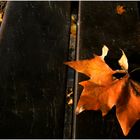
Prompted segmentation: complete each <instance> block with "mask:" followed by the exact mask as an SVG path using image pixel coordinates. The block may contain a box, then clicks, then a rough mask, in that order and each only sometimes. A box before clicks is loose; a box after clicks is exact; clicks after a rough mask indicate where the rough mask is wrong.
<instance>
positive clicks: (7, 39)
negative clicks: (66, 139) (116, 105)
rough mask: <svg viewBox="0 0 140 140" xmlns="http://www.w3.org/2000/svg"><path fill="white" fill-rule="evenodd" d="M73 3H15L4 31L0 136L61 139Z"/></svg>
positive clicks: (0, 55)
mask: <svg viewBox="0 0 140 140" xmlns="http://www.w3.org/2000/svg"><path fill="white" fill-rule="evenodd" d="M69 20H70V2H51V1H45V2H13V1H9V2H8V4H7V7H6V13H5V16H4V21H3V23H2V26H1V31H0V138H63V128H64V100H65V85H66V79H65V75H66V74H65V73H66V69H65V68H66V67H65V66H64V64H63V62H65V61H66V59H67V50H68V43H69V26H70V21H69Z"/></svg>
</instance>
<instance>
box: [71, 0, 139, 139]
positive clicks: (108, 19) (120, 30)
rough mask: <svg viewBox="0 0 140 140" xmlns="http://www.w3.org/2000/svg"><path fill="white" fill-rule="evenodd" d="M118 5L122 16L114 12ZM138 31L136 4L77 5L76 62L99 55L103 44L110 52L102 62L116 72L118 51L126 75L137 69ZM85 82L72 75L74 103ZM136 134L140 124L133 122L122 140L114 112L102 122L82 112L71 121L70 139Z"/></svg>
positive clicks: (91, 113)
mask: <svg viewBox="0 0 140 140" xmlns="http://www.w3.org/2000/svg"><path fill="white" fill-rule="evenodd" d="M119 5H121V6H124V9H125V12H124V13H122V14H119V13H117V12H116V7H117V6H119ZM139 29H140V27H139V7H138V2H122V1H116V2H113V1H112V2H103V1H102V2H101V1H100V2H99V1H98V2H97V1H94V2H93V1H92V2H80V4H79V30H78V32H79V33H78V35H79V36H78V41H77V42H78V43H77V45H78V46H77V47H78V48H77V59H87V58H91V57H92V55H93V53H96V54H98V55H100V54H101V48H102V47H103V45H104V44H105V45H107V46H108V47H109V49H110V51H109V54H108V56H107V58H106V62H107V63H108V65H109V66H110V67H111V68H113V69H116V68H119V67H118V64H117V60H118V59H119V58H120V56H121V51H120V50H119V49H120V48H121V49H123V50H124V52H125V53H126V55H127V57H128V60H129V70H130V71H131V70H132V69H134V68H137V67H140V62H139V58H140V39H139ZM86 78H87V77H83V75H82V74H76V84H75V85H76V90H75V100H76V101H77V100H78V99H79V96H80V94H81V91H82V87H81V86H78V82H79V81H82V80H85V79H86ZM75 104H76V103H75ZM139 131H140V123H139V122H137V123H136V125H135V126H134V127H133V129H132V130H131V131H130V133H129V135H128V136H127V137H124V136H123V133H122V131H121V128H120V126H119V123H118V121H117V119H116V116H115V108H114V109H113V110H112V111H110V113H109V114H108V115H107V116H106V117H105V118H104V119H102V117H101V112H100V111H84V112H83V113H81V114H79V115H78V116H75V117H74V131H73V137H74V138H140V134H139Z"/></svg>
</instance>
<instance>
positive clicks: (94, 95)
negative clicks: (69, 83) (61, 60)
mask: <svg viewBox="0 0 140 140" xmlns="http://www.w3.org/2000/svg"><path fill="white" fill-rule="evenodd" d="M107 52H108V48H107V47H106V46H104V47H103V49H102V55H101V56H98V55H94V56H95V57H94V58H91V59H88V60H79V61H71V62H66V63H65V64H66V65H68V66H70V67H71V68H73V69H75V70H76V71H78V72H80V73H83V74H85V75H87V76H88V77H89V78H90V79H89V80H87V81H83V82H80V83H79V84H80V85H82V86H83V91H82V93H81V96H80V99H79V101H78V105H77V108H76V113H77V114H78V113H81V112H82V111H84V110H101V112H102V115H103V116H104V115H106V114H107V113H108V111H109V110H110V109H111V108H112V107H113V106H114V105H115V106H116V116H117V118H118V121H119V123H120V126H121V128H122V131H123V133H124V135H127V134H128V133H129V131H130V129H131V128H132V126H133V125H134V123H135V122H136V121H137V120H138V119H140V85H139V84H138V83H136V82H134V81H133V80H132V79H131V77H130V75H129V74H128V73H127V70H128V61H127V57H126V56H125V54H124V52H123V51H122V53H123V54H122V57H121V59H120V60H119V61H118V62H119V64H120V66H121V67H122V69H123V70H112V69H111V68H110V67H109V66H108V65H107V64H106V63H105V61H104V57H105V56H106V55H107ZM115 73H125V76H124V77H122V78H120V79H117V78H114V77H113V74H115Z"/></svg>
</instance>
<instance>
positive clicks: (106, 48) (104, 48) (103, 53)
mask: <svg viewBox="0 0 140 140" xmlns="http://www.w3.org/2000/svg"><path fill="white" fill-rule="evenodd" d="M108 51H109V49H108V47H107V46H106V45H104V46H103V48H102V56H101V57H102V59H104V58H105V56H106V55H107V53H108Z"/></svg>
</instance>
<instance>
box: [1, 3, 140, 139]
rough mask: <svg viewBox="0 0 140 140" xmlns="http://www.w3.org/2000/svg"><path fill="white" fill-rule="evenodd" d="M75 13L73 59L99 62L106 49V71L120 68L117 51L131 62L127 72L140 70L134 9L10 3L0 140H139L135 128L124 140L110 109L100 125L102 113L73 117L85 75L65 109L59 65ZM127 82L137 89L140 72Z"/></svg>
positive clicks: (137, 7) (137, 8) (138, 8)
mask: <svg viewBox="0 0 140 140" xmlns="http://www.w3.org/2000/svg"><path fill="white" fill-rule="evenodd" d="M118 5H123V6H124V7H125V10H126V12H125V13H124V14H122V15H119V14H117V13H116V11H115V9H116V6H118ZM72 12H73V13H74V14H77V16H78V18H77V20H78V24H79V26H78V30H77V48H76V57H79V59H86V58H91V57H92V54H93V53H96V54H101V48H102V46H103V45H104V44H105V45H107V46H108V47H109V49H110V51H109V55H108V57H107V58H106V63H107V64H108V65H109V66H110V67H111V68H113V69H117V68H119V66H118V64H117V60H118V59H119V58H120V56H121V51H120V50H119V49H120V48H121V49H123V50H124V52H125V54H126V56H127V57H128V61H129V71H131V70H133V69H135V68H137V67H140V62H139V58H140V39H139V37H140V26H139V25H140V19H139V18H140V16H139V14H140V4H139V2H136V1H134V2H127V1H125V2H123V1H116V2H113V1H112V2H111V1H110V2H103V1H100V2H97V1H93V2H55V1H54V2H53V1H44V2H41V1H38V2H22V1H20V2H13V1H9V2H7V4H6V8H5V14H4V19H3V22H2V24H1V28H0V138H63V137H64V136H65V138H140V134H139V130H140V122H139V121H138V122H137V123H136V124H135V125H134V127H133V128H132V129H131V131H130V133H129V135H128V136H127V137H124V136H123V133H122V130H121V128H120V126H119V123H118V121H117V119H116V116H115V107H114V108H113V109H112V110H111V111H110V112H109V113H108V115H107V116H106V117H105V118H102V117H101V112H100V111H85V112H83V113H81V114H79V115H78V116H75V114H74V115H73V108H74V106H75V105H76V101H77V100H78V99H79V96H80V94H81V91H82V87H81V86H79V85H78V84H77V83H78V81H81V80H84V79H85V78H87V77H85V76H83V75H82V74H78V75H77V76H78V80H77V79H74V78H73V79H74V80H75V82H74V83H73V84H75V85H76V87H75V90H74V91H75V92H74V95H73V98H74V101H75V102H74V106H73V107H69V108H66V86H67V78H68V77H67V69H68V68H67V67H66V66H65V65H64V62H65V61H67V60H68V52H69V42H70V21H71V20H70V18H71V14H72ZM132 77H133V79H134V80H137V81H139V77H140V72H139V71H137V72H136V73H134V74H133V75H132ZM67 109H68V110H71V112H70V113H71V114H70V116H69V114H68V115H66V114H67V112H68V111H67ZM68 117H70V118H71V119H68ZM64 120H65V121H66V122H67V121H68V122H67V123H64ZM66 125H68V127H67V128H69V130H68V131H64V130H66V129H65V128H66ZM64 133H65V134H64Z"/></svg>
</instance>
